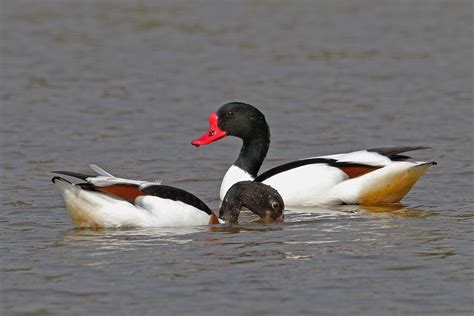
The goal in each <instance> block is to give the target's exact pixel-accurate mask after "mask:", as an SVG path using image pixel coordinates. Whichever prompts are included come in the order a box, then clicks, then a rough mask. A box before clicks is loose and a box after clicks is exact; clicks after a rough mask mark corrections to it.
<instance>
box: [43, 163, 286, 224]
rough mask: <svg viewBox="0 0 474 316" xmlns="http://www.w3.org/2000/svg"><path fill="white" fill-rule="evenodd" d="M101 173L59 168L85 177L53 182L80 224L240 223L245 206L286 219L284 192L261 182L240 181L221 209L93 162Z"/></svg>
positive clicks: (268, 219)
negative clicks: (130, 177)
mask: <svg viewBox="0 0 474 316" xmlns="http://www.w3.org/2000/svg"><path fill="white" fill-rule="evenodd" d="M91 168H92V169H93V170H94V171H96V173H97V175H86V174H81V173H76V172H70V171H53V172H54V173H58V174H62V175H66V176H71V177H75V178H79V179H82V180H84V181H85V182H83V183H78V184H73V183H71V182H69V181H68V180H66V179H64V178H61V177H58V176H56V177H53V178H52V182H53V183H54V184H55V185H56V187H57V188H58V189H59V191H60V192H61V194H62V195H63V198H64V201H65V203H66V209H67V211H68V213H69V215H70V217H71V219H72V222H73V223H74V225H75V226H76V227H78V228H94V229H98V228H103V227H109V228H118V227H174V226H195V225H207V224H218V223H225V222H226V223H237V222H238V218H239V213H240V210H241V209H242V208H247V209H249V210H250V211H252V212H254V213H255V214H257V215H258V216H260V218H261V220H262V221H263V222H265V223H278V222H283V220H284V214H283V210H284V207H285V206H284V203H283V200H282V198H281V196H280V195H279V194H278V192H277V191H276V190H275V189H273V188H271V187H269V186H268V185H265V184H262V183H257V182H249V181H247V182H239V183H236V184H235V185H233V186H232V187H231V188H230V189H229V190H228V192H227V194H226V195H225V197H224V199H223V202H222V205H221V207H220V210H219V212H218V213H217V214H215V213H214V212H213V211H211V209H210V208H209V207H208V206H207V205H206V204H205V203H204V202H202V201H201V200H200V199H199V198H198V197H196V196H195V195H193V194H191V193H189V192H187V191H184V190H181V189H179V188H175V187H172V186H167V185H162V184H160V183H158V182H147V181H140V180H130V179H124V178H118V177H115V176H113V175H112V174H110V173H108V172H106V171H105V170H103V169H102V168H100V167H98V166H96V165H91Z"/></svg>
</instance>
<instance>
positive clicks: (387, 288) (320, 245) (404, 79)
mask: <svg viewBox="0 0 474 316" xmlns="http://www.w3.org/2000/svg"><path fill="white" fill-rule="evenodd" d="M0 11H1V28H2V40H1V43H0V44H1V49H2V53H1V64H2V77H1V78H2V80H1V82H2V91H1V95H0V100H1V118H0V120H1V124H0V139H1V156H0V157H1V161H0V163H1V170H2V173H1V175H2V181H1V184H0V185H1V189H2V191H1V192H2V207H1V215H0V216H1V218H0V222H1V226H0V236H1V240H2V243H1V257H0V258H1V259H0V268H1V270H0V271H1V301H0V303H1V306H0V310H1V312H2V314H5V315H55V314H68V315H83V314H85V313H89V314H92V315H95V314H123V315H130V314H136V315H138V314H148V315H156V314H159V315H204V314H205V315H221V314H223V313H227V314H237V315H288V314H309V315H314V314H318V315H345V314H349V313H351V314H357V315H369V314H372V315H385V314H386V315H470V314H472V313H473V293H474V292H473V291H474V285H473V282H474V273H473V262H474V260H473V259H474V258H473V253H474V251H473V250H474V249H473V247H474V246H473V245H474V243H473V228H472V227H473V218H474V216H473V198H472V197H473V165H472V157H473V156H474V155H473V148H474V146H473V135H474V133H473V132H474V131H473V127H472V126H473V106H472V84H473V81H472V38H473V34H472V33H473V32H472V2H470V1H427V0H426V1H417V2H393V1H381V2H374V1H369V0H367V1H358V2H357V3H353V2H352V1H298V2H291V1H241V2H230V1H227V2H223V3H221V2H208V1H205V2H204V1H160V2H148V1H141V2H139V3H135V2H133V1H106V0H99V1H73V0H71V1H66V0H63V1H59V0H56V1H55V0H45V1H24V0H21V1H4V2H3V3H2V8H1V10H0ZM233 100H240V101H245V102H249V103H252V104H255V105H257V106H258V107H259V108H260V109H261V110H262V111H263V112H264V113H265V114H266V117H267V120H268V122H269V123H270V126H271V132H272V143H271V148H270V151H269V153H268V156H267V159H266V161H265V163H264V165H263V167H262V170H266V169H268V168H270V167H272V166H275V165H277V164H280V163H284V162H287V161H290V160H292V159H298V158H304V157H308V156H315V155H324V154H331V153H338V152H345V151H350V150H357V149H361V148H369V147H383V146H390V145H428V146H432V147H433V149H431V150H425V151H420V152H417V153H414V154H415V155H416V157H417V158H419V159H420V160H422V159H424V160H431V159H434V160H436V161H437V162H438V163H439V165H438V166H436V167H433V168H431V169H430V170H429V171H428V173H427V174H426V176H425V177H423V178H422V180H421V181H420V182H419V183H418V184H417V185H416V186H415V188H414V189H413V190H412V191H411V192H410V193H409V195H408V196H407V197H406V198H405V199H404V201H403V202H404V205H403V206H399V207H395V208H370V209H368V208H361V207H357V206H344V207H342V206H341V207H332V208H316V209H309V210H307V212H306V213H298V214H295V213H288V214H287V216H286V220H287V222H286V223H285V224H284V225H266V226H265V225H259V224H255V223H252V222H250V223H249V222H248V221H245V218H244V223H243V224H242V225H240V226H236V227H218V228H213V229H209V228H208V227H188V228H179V229H127V230H100V231H89V230H75V229H73V228H72V225H71V222H70V219H69V218H68V216H67V214H66V211H65V209H64V205H63V201H62V199H61V197H60V195H59V193H58V192H57V191H56V190H55V188H54V187H53V185H52V184H51V182H50V177H51V174H50V173H49V171H50V170H57V169H60V170H61V169H62V170H75V171H88V170H87V165H88V164H89V163H96V164H98V165H100V166H102V167H104V168H105V169H106V170H110V171H111V172H112V173H115V174H117V175H119V176H123V177H132V178H133V177H134V178H143V179H148V180H155V179H157V178H161V179H163V180H164V181H165V182H166V183H167V184H170V185H175V186H178V187H180V188H183V189H186V190H189V191H191V192H193V193H195V194H196V195H198V196H199V197H201V198H202V199H203V200H204V201H206V202H207V203H208V204H209V205H211V206H212V207H217V206H218V203H219V201H218V188H219V184H220V180H221V179H222V176H223V174H224V172H225V170H226V169H227V168H228V166H229V165H230V164H231V163H232V162H233V161H234V160H235V159H236V156H237V154H238V150H239V147H240V142H239V141H238V140H237V139H232V138H227V139H224V140H222V141H220V142H218V143H215V144H212V145H210V146H207V147H201V148H194V147H192V146H191V145H190V141H191V140H192V139H194V138H196V137H197V136H200V135H201V134H202V133H203V132H204V131H205V130H207V116H208V114H209V113H210V112H211V111H215V110H216V109H217V108H218V107H219V106H220V105H221V104H223V103H225V102H229V101H233Z"/></svg>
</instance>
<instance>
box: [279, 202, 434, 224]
mask: <svg viewBox="0 0 474 316" xmlns="http://www.w3.org/2000/svg"><path fill="white" fill-rule="evenodd" d="M287 212H288V213H287V214H298V215H300V214H301V215H302V216H313V217H317V218H327V217H338V216H353V217H354V216H355V217H357V216H358V215H360V214H365V215H377V216H380V215H381V216H384V215H385V216H401V217H425V216H429V215H434V214H433V213H431V212H428V211H425V210H423V209H420V208H414V207H408V206H405V205H403V204H400V203H397V204H384V205H375V206H365V205H334V206H311V207H297V208H296V207H291V209H289V210H287ZM295 219H296V220H297V219H299V216H293V217H292V220H295Z"/></svg>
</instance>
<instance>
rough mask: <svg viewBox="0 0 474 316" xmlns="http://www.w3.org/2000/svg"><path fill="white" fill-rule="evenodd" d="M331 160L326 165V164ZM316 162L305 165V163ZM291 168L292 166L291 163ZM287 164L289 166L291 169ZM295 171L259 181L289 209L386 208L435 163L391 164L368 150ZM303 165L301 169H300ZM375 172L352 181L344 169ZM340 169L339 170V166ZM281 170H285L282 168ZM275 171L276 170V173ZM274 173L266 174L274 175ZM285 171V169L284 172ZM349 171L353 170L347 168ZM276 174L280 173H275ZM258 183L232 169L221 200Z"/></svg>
mask: <svg viewBox="0 0 474 316" xmlns="http://www.w3.org/2000/svg"><path fill="white" fill-rule="evenodd" d="M326 159H327V160H328V163H325V162H324V160H326ZM305 161H307V162H310V161H315V162H314V163H308V164H304V162H305ZM290 164H291V163H290ZM290 164H288V165H290ZM293 164H295V166H296V167H293V168H289V169H288V170H284V171H282V172H278V173H275V174H273V175H271V176H270V177H268V178H267V177H262V176H265V173H264V174H262V175H260V176H258V177H257V178H256V179H257V181H259V179H261V178H264V180H263V181H262V183H264V184H267V185H269V186H271V187H273V188H275V189H276V190H277V191H278V192H279V193H280V195H281V196H282V197H283V200H284V201H285V205H286V206H287V207H291V206H313V205H324V204H365V205H370V204H383V203H396V202H399V201H400V200H401V199H402V198H403V197H404V196H405V195H406V194H407V193H408V191H410V189H411V188H412V186H413V185H414V184H415V183H416V181H417V180H418V179H419V178H420V177H421V176H422V175H423V174H424V172H425V171H426V170H427V169H428V168H429V167H430V166H431V165H433V164H435V163H432V162H428V163H427V162H410V161H392V160H391V159H390V158H388V157H386V156H383V155H381V154H379V153H377V152H369V151H367V150H362V151H356V152H350V153H346V154H337V155H330V156H320V157H311V158H307V159H303V160H300V161H296V162H293ZM299 164H301V166H298V165H299ZM346 164H347V165H348V166H351V165H353V166H355V167H353V168H364V167H365V166H366V168H367V170H370V169H372V170H371V171H370V172H367V173H365V174H362V175H360V176H357V177H353V178H351V177H350V175H349V174H348V173H346V172H344V171H343V169H341V167H342V168H344V165H346ZM338 165H339V166H340V167H337V166H338ZM280 167H282V166H280ZM277 168H279V167H276V168H274V169H277ZM274 169H271V170H269V171H267V172H270V173H272V170H274ZM283 169H285V168H283ZM347 169H348V170H349V171H350V167H347ZM276 171H277V170H276ZM249 179H255V178H254V177H252V176H251V175H250V174H249V173H248V172H246V171H245V170H242V169H241V168H239V167H237V166H235V165H232V166H231V167H230V168H229V169H228V171H227V172H226V174H225V176H224V179H223V181H222V185H221V189H220V197H221V199H222V198H223V197H224V196H225V194H226V192H227V190H228V189H229V188H230V187H231V186H232V185H233V184H234V183H236V182H239V181H245V180H249Z"/></svg>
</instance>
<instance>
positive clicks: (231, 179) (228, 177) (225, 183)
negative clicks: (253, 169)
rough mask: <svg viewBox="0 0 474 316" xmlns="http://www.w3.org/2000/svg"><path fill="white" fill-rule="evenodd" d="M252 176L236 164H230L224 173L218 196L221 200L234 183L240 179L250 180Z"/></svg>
mask: <svg viewBox="0 0 474 316" xmlns="http://www.w3.org/2000/svg"><path fill="white" fill-rule="evenodd" d="M253 179H254V178H253V177H252V176H251V175H250V174H249V173H248V172H247V171H245V170H243V169H242V168H240V167H237V166H236V165H232V166H230V168H229V169H228V170H227V172H226V173H225V176H224V179H222V183H221V191H220V194H219V196H220V198H221V201H222V200H223V199H224V197H225V194H226V193H227V191H228V190H229V189H230V187H231V186H233V185H234V184H235V183H237V182H240V181H252V180H253Z"/></svg>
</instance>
